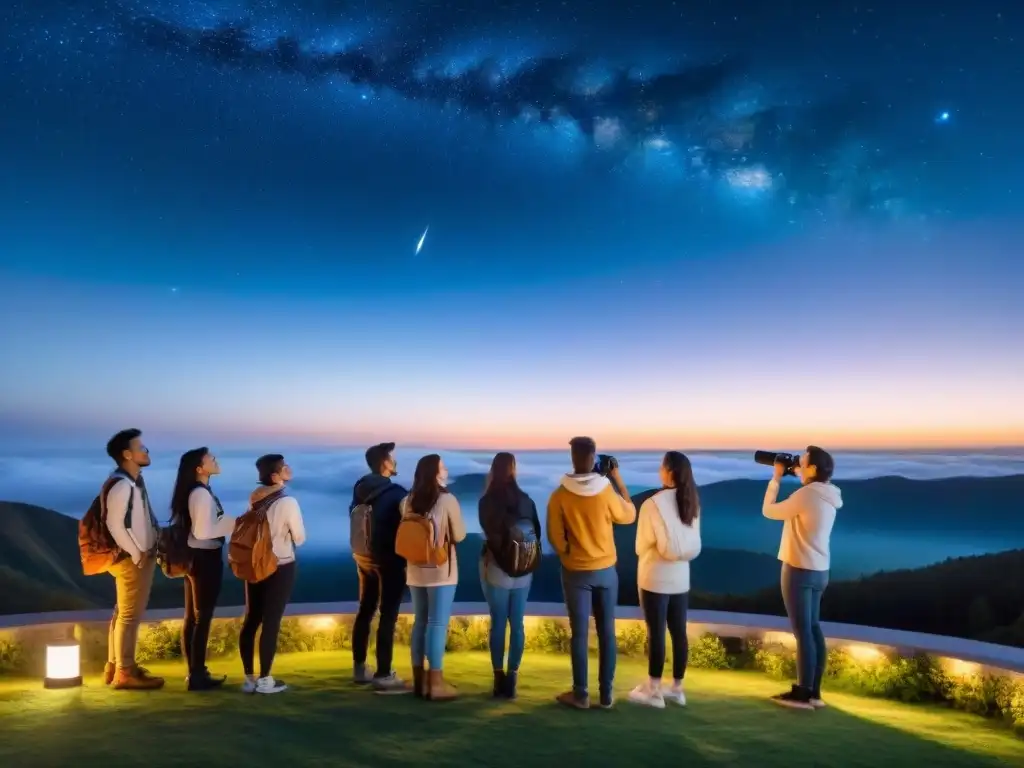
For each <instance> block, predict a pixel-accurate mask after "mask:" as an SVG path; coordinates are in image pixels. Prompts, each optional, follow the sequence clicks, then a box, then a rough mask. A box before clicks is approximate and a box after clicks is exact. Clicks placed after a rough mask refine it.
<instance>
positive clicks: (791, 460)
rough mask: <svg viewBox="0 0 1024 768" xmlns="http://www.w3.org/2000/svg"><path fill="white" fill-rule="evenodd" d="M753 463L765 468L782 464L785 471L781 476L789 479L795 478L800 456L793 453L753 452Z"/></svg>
mask: <svg viewBox="0 0 1024 768" xmlns="http://www.w3.org/2000/svg"><path fill="white" fill-rule="evenodd" d="M754 461H755V462H757V463H758V464H764V465H765V466H766V467H772V466H775V465H776V464H782V465H783V466H784V467H785V468H786V471H785V472H783V473H782V474H783V475H789V476H790V477H796V468H797V467H798V466H800V456H799V454H795V453H775V452H773V451H754Z"/></svg>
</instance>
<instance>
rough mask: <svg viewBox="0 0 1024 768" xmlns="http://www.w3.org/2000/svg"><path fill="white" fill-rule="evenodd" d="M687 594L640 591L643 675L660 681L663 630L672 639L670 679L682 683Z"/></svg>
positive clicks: (688, 598) (684, 668)
mask: <svg viewBox="0 0 1024 768" xmlns="http://www.w3.org/2000/svg"><path fill="white" fill-rule="evenodd" d="M689 602H690V593H689V592H683V593H682V594H679V595H663V594H661V593H659V592H647V591H645V590H643V589H641V590H640V605H641V606H642V607H643V609H644V621H645V622H647V644H648V646H649V649H648V653H647V674H648V675H650V677H652V678H653V679H655V680H660V679H661V676H662V673H664V671H665V628H666V627H667V628H668V633H669V635H671V636H672V679H673V680H682V679H683V676H684V675H685V674H686V657H687V656H688V655H689V653H690V644H689V641H687V639H686V608H687V605H688V604H689Z"/></svg>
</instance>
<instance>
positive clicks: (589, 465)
mask: <svg viewBox="0 0 1024 768" xmlns="http://www.w3.org/2000/svg"><path fill="white" fill-rule="evenodd" d="M569 455H570V456H571V457H572V471H573V472H575V473H576V474H578V475H585V474H586V473H587V472H593V471H594V462H595V461H596V460H597V443H595V442H594V438H592V437H574V438H573V439H572V440H570V441H569Z"/></svg>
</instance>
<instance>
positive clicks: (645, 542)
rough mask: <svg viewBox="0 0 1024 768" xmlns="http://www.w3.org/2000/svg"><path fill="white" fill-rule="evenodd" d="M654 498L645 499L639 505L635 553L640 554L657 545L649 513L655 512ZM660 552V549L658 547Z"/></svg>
mask: <svg viewBox="0 0 1024 768" xmlns="http://www.w3.org/2000/svg"><path fill="white" fill-rule="evenodd" d="M656 511H657V510H655V509H654V500H653V499H647V501H645V502H644V503H643V504H641V505H640V511H639V512H638V513H637V519H636V553H637V555H642V554H643V553H644V552H646V551H647V550H649V549H651V548H653V547H657V546H658V539H657V534H655V532H654V525H653V522H654V521H653V520H652V519H651V515H653V514H655V512H656ZM659 552H660V549H659Z"/></svg>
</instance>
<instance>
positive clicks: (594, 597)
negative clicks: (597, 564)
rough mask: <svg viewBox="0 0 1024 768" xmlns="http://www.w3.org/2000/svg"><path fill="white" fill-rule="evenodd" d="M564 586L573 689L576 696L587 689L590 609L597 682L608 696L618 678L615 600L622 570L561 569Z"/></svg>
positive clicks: (612, 567) (602, 691)
mask: <svg viewBox="0 0 1024 768" xmlns="http://www.w3.org/2000/svg"><path fill="white" fill-rule="evenodd" d="M562 590H563V592H564V593H565V607H566V610H567V611H568V613H569V633H570V634H571V635H572V638H571V640H570V657H571V659H572V689H573V692H574V693H576V695H577V696H583V695H586V693H587V673H588V670H587V650H588V648H587V634H588V632H589V630H590V612H591V609H593V612H594V624H595V625H596V626H597V656H598V667H597V668H598V686H599V689H600V692H601V699H602V700H608V699H610V698H611V695H612V685H613V683H614V682H615V658H616V656H615V653H616V651H615V603H616V600H617V598H618V594H619V574H618V573H617V572H616V570H615V566H614V565H613V566H611V567H610V568H602V569H600V570H597V571H568V570H566V569H565V568H563V569H562Z"/></svg>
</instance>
